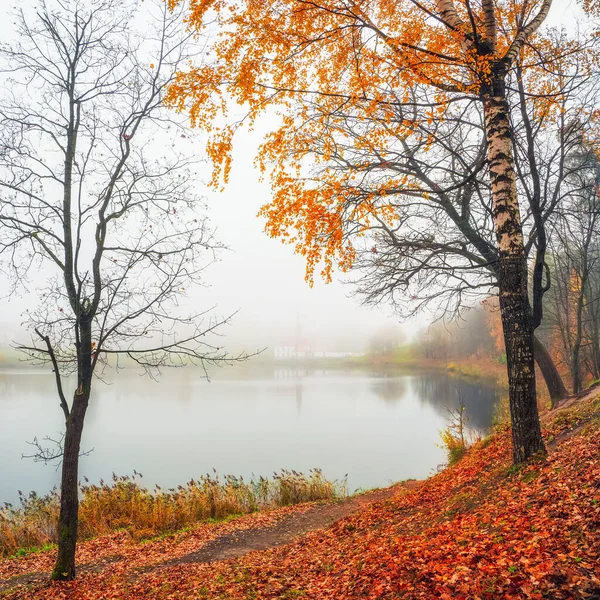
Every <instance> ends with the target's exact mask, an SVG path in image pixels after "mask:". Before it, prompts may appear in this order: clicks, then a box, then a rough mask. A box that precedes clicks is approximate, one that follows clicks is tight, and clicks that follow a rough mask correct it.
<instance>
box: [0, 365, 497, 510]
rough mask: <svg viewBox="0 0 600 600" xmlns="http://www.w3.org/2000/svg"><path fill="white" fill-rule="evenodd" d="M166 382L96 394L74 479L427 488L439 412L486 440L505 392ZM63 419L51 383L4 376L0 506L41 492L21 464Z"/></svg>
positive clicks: (42, 473) (106, 386)
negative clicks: (275, 476)
mask: <svg viewBox="0 0 600 600" xmlns="http://www.w3.org/2000/svg"><path fill="white" fill-rule="evenodd" d="M215 375H216V376H215V378H214V379H213V380H212V381H211V382H207V381H205V380H204V379H203V378H202V376H201V373H200V372H199V371H196V370H193V369H182V370H177V371H170V372H167V373H165V374H163V376H162V377H161V378H160V379H159V381H158V382H155V381H152V380H151V379H149V378H148V377H142V376H140V375H139V374H137V373H136V372H133V371H127V370H123V371H121V372H119V373H118V374H115V375H113V377H112V379H111V381H110V382H105V383H103V382H100V381H97V382H96V383H95V388H94V391H93V394H94V395H93V398H92V400H91V402H90V406H89V409H88V413H87V416H86V424H85V430H84V435H83V442H82V450H83V451H86V450H92V452H90V454H89V455H87V456H83V457H82V458H81V461H80V477H81V476H84V475H85V476H86V477H88V478H89V479H90V480H91V481H92V482H98V481H99V479H100V478H104V479H105V480H109V479H110V477H111V474H112V473H113V471H114V472H115V473H117V474H119V475H127V474H132V473H133V470H134V469H136V470H137V471H139V472H141V473H142V474H143V479H142V483H143V484H144V485H145V486H146V487H153V486H154V484H160V485H161V486H163V487H171V486H175V485H178V484H184V483H185V482H186V481H189V480H190V479H191V478H198V476H199V475H202V474H203V473H207V472H209V471H212V469H213V468H215V469H216V470H217V471H218V472H219V473H221V474H227V473H230V474H234V475H243V476H244V477H248V476H250V475H251V474H255V475H257V476H258V475H271V474H272V472H273V471H278V470H280V469H282V468H285V469H295V470H297V471H304V472H307V471H308V470H309V469H310V468H312V467H319V468H321V469H322V470H323V472H324V474H325V476H326V477H328V478H330V479H336V478H337V479H339V478H343V477H344V476H345V474H348V487H349V489H350V491H353V490H355V489H357V488H371V487H377V486H385V485H389V484H390V483H391V482H394V481H398V480H402V479H408V478H417V479H419V478H424V477H427V476H428V475H429V474H431V473H432V472H435V471H436V470H437V466H438V465H439V464H441V463H443V462H445V454H444V451H443V449H442V448H440V447H439V446H438V445H437V444H438V443H439V442H440V438H439V430H440V429H442V428H444V427H445V426H446V424H447V422H448V411H447V409H446V407H450V408H451V407H456V406H458V404H459V401H458V397H459V395H460V396H461V397H462V398H463V401H464V404H465V406H466V410H465V413H466V415H467V425H468V426H469V427H470V428H471V429H472V430H473V431H475V432H478V433H484V432H485V430H486V429H487V428H488V427H489V426H490V425H491V421H492V416H493V411H494V403H495V402H496V401H497V399H498V398H499V397H500V394H501V391H500V390H499V389H497V388H496V387H495V385H494V384H493V383H491V382H488V381H484V380H476V379H460V378H458V377H455V376H453V375H451V374H448V373H444V372H421V371H419V372H412V373H408V372H385V373H377V372H370V371H365V370H360V371H353V370H348V371H345V370H303V369H291V368H290V369H287V368H272V369H266V368H263V369H261V371H260V372H255V373H253V372H252V371H249V370H247V369H245V370H243V371H240V370H236V369H232V370H227V369H223V370H219V371H218V372H217V373H216V374H215ZM62 421H63V420H62V412H61V410H60V407H59V404H58V399H57V396H56V393H55V389H54V378H53V376H52V375H51V374H50V373H47V372H35V371H29V370H27V371H25V370H23V371H4V372H0V433H1V437H0V456H1V457H2V467H1V471H0V475H1V477H0V502H14V501H15V500H16V499H17V490H22V491H23V492H29V491H31V490H35V491H36V492H38V493H45V492H47V491H48V490H50V489H51V488H52V487H53V486H54V485H57V484H58V483H59V480H60V477H59V471H57V470H56V468H55V466H53V465H45V464H43V463H34V462H33V460H31V459H22V458H21V456H22V455H23V454H30V453H31V452H32V447H31V446H28V444H27V442H28V441H31V440H33V438H34V437H35V436H37V437H38V438H39V439H41V438H43V437H44V436H50V437H57V436H59V435H60V431H61V430H62V425H63V422H62Z"/></svg>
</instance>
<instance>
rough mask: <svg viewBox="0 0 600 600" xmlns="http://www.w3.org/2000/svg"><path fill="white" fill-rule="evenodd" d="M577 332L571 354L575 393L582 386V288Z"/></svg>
mask: <svg viewBox="0 0 600 600" xmlns="http://www.w3.org/2000/svg"><path fill="white" fill-rule="evenodd" d="M580 285H581V286H582V287H583V286H584V285H585V279H582V281H581V283H580ZM575 326H576V333H575V340H574V341H573V353H572V355H571V374H572V376H573V393H574V394H578V393H579V392H580V391H581V388H582V381H581V365H580V364H579V354H580V351H581V342H582V340H583V291H581V290H580V292H579V295H578V296H577V310H576V322H575Z"/></svg>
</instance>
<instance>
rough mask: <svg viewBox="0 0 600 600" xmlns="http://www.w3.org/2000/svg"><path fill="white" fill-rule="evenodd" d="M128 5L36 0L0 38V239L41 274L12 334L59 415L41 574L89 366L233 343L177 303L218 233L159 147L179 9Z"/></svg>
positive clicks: (176, 64)
mask: <svg viewBox="0 0 600 600" xmlns="http://www.w3.org/2000/svg"><path fill="white" fill-rule="evenodd" d="M136 6H137V5H136V4H135V3H133V2H122V1H117V0H100V1H99V2H95V3H89V2H86V1H85V0H55V1H54V2H53V3H52V4H47V3H46V2H45V1H44V0H41V1H40V2H39V4H38V5H37V9H36V12H35V15H29V14H26V13H24V12H20V13H18V15H17V19H18V30H17V34H18V39H19V41H18V42H17V43H15V44H13V45H4V46H2V49H1V55H2V61H3V73H4V77H5V81H4V84H5V85H4V89H5V93H4V95H3V97H2V99H1V100H0V170H1V174H2V175H1V180H0V189H1V193H0V229H1V235H0V253H1V256H2V257H3V258H4V259H5V262H4V264H5V265H6V267H7V269H8V270H10V272H11V274H12V277H13V283H14V285H15V287H16V288H19V287H20V288H21V289H22V288H23V287H24V286H26V284H27V281H28V276H29V275H30V274H33V276H35V277H36V278H37V277H40V276H42V277H43V278H44V280H45V281H46V284H45V288H44V289H43V291H42V292H41V296H40V303H39V307H38V308H37V309H36V310H33V311H31V312H30V313H28V314H27V324H28V327H29V330H30V331H31V332H32V339H31V342H30V343H26V344H22V345H21V346H20V347H21V349H22V350H24V351H25V352H26V353H27V355H28V357H29V358H30V359H31V360H34V361H37V362H39V363H43V364H50V365H51V366H52V369H53V371H54V375H55V378H56V389H57V393H58V398H59V401H60V407H61V409H62V411H63V413H64V417H65V436H64V441H63V443H62V450H61V452H60V454H61V455H62V479H61V505H60V518H59V523H58V556H57V560H56V565H55V567H54V571H53V574H52V577H53V578H54V579H72V578H73V577H74V576H75V546H76V541H77V522H78V488H77V479H78V461H79V456H80V441H81V435H82V431H83V426H84V419H85V414H86V410H87V408H88V403H89V401H90V397H91V395H92V388H93V381H94V375H95V374H96V375H98V374H100V373H101V371H102V369H103V368H104V367H105V366H106V365H107V364H108V363H109V361H110V362H111V363H113V364H119V361H122V360H123V359H125V360H128V361H130V362H131V361H133V363H137V364H138V365H141V366H142V367H143V368H144V369H145V370H146V371H147V372H149V373H155V372H157V371H159V370H160V369H161V368H162V367H168V366H180V365H184V364H189V363H193V364H198V365H201V366H202V367H203V368H204V369H206V366H207V365H210V364H218V363H228V362H231V361H233V360H238V359H243V358H245V355H239V356H235V357H234V356H230V355H228V354H227V353H225V352H224V351H223V349H222V348H221V347H220V346H219V345H218V344H215V342H214V340H213V338H212V337H211V334H212V333H217V332H218V331H217V330H219V329H220V327H221V326H222V325H224V324H225V323H226V322H227V321H228V319H215V318H211V317H210V314H209V312H207V311H200V312H196V313H195V314H191V315H190V314H187V313H185V312H184V311H183V309H182V308H181V307H180V299H181V298H182V297H183V296H184V295H185V293H186V290H187V289H188V287H190V286H193V285H195V284H199V283H201V282H202V275H203V270H204V269H205V268H206V266H207V265H208V264H209V263H210V262H211V261H212V260H213V257H214V253H215V252H216V251H217V250H218V249H219V244H218V243H217V242H216V241H215V239H214V237H213V232H212V231H211V228H210V226H209V224H208V222H207V220H206V218H205V217H204V216H202V208H203V207H202V205H201V204H200V203H199V200H198V198H197V197H196V196H195V194H194V190H193V187H194V182H195V179H194V178H193V175H194V170H195V160H194V159H190V158H189V157H188V156H185V155H183V154H180V153H177V152H176V151H175V150H174V146H175V140H176V139H177V141H178V142H180V141H181V140H180V138H182V137H186V135H187V133H186V131H187V130H186V129H184V128H183V127H182V126H181V125H180V124H179V123H178V122H177V121H176V120H175V117H174V116H173V115H172V114H170V113H167V112H165V110H164V109H163V108H162V100H163V93H164V91H165V89H166V86H167V85H168V84H169V83H170V82H171V81H172V78H173V77H174V75H175V73H176V71H177V70H178V69H179V68H180V67H181V66H182V65H183V63H184V62H185V61H187V59H188V58H189V57H190V52H191V50H190V48H191V45H190V43H189V42H190V34H189V33H186V32H185V30H184V28H183V27H182V24H181V11H176V12H175V13H172V12H170V11H168V9H167V7H166V6H165V4H163V3H162V2H155V3H146V4H145V5H144V6H143V10H142V9H138V8H136ZM179 146H181V144H179ZM111 359H112V360H111ZM72 374H73V375H75V376H76V385H75V386H74V387H75V389H74V390H73V391H72V393H71V390H68V389H67V388H68V383H69V382H68V381H67V380H66V377H67V376H69V375H72Z"/></svg>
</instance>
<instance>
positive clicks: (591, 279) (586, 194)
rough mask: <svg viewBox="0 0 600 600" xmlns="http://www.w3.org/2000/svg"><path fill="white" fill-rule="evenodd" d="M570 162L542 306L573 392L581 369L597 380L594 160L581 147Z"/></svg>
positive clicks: (598, 200) (597, 182) (599, 252)
mask: <svg viewBox="0 0 600 600" xmlns="http://www.w3.org/2000/svg"><path fill="white" fill-rule="evenodd" d="M571 127H572V129H574V130H575V131H578V132H579V134H580V141H581V143H580V145H579V147H578V148H577V151H576V152H573V153H572V155H571V157H570V161H569V167H570V173H569V183H570V187H569V190H568V195H567V197H566V199H565V201H564V202H563V203H562V204H561V207H560V211H559V214H558V215H557V218H556V219H555V220H554V223H553V231H552V237H551V260H550V261H549V262H550V267H551V270H552V272H553V279H554V280H555V285H554V286H553V288H552V289H551V290H550V294H549V296H550V298H549V301H548V307H549V308H548V312H549V329H550V331H551V332H552V333H553V334H554V336H553V337H554V342H555V343H554V345H555V347H556V349H557V355H558V356H559V357H560V359H561V361H562V362H563V364H564V365H565V366H566V367H567V368H568V371H569V373H570V375H571V380H572V387H573V392H574V393H578V392H580V391H581V389H582V386H583V374H582V370H583V366H584V363H585V371H586V372H587V373H589V374H590V375H591V377H593V378H594V379H598V378H599V376H600V339H599V330H600V309H599V304H600V160H599V157H598V152H597V150H596V148H595V147H594V146H593V145H590V144H589V143H588V142H586V141H585V137H584V130H583V128H582V127H581V124H580V123H577V122H574V123H573V124H572V125H571Z"/></svg>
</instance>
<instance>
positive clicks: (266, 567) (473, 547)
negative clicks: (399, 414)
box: [0, 390, 600, 600]
mask: <svg viewBox="0 0 600 600" xmlns="http://www.w3.org/2000/svg"><path fill="white" fill-rule="evenodd" d="M544 434H545V439H546V442H547V445H548V450H549V455H548V457H547V459H544V460H539V461H537V462H534V463H532V464H529V465H527V466H524V467H521V468H515V467H513V466H511V464H510V435H509V432H508V431H506V430H504V431H501V432H499V433H497V434H496V435H494V436H493V437H490V438H488V439H486V440H484V441H483V442H480V443H479V444H477V445H476V446H475V447H474V448H472V449H471V450H470V451H469V452H468V454H467V455H466V456H465V458H463V460H461V461H460V462H459V463H458V464H457V465H456V466H454V467H452V468H449V469H447V470H445V471H444V472H442V473H440V474H439V475H436V476H434V477H431V478H430V479H428V480H427V481H424V482H423V483H421V484H420V485H408V486H396V487H394V488H391V489H390V490H388V491H387V492H384V493H383V494H382V496H380V497H379V498H381V497H383V498H385V497H386V496H389V497H387V499H384V500H380V501H377V500H378V499H379V498H378V497H377V496H374V497H373V498H371V500H372V502H371V501H367V500H365V502H364V503H363V504H361V505H360V506H359V505H356V502H355V505H354V508H355V509H356V510H354V509H353V510H351V511H350V510H349V511H347V512H344V510H341V511H340V514H337V513H336V517H337V516H341V515H343V514H347V516H344V517H343V518H340V519H338V520H336V521H335V522H334V523H333V524H332V525H331V526H329V527H327V528H325V529H317V530H314V531H310V532H309V533H307V534H303V533H302V531H301V530H300V529H298V530H297V531H296V530H293V524H294V523H297V522H298V519H299V518H300V517H301V516H302V515H305V516H304V519H305V520H306V515H307V514H309V513H310V511H312V512H313V513H314V514H319V511H330V513H331V511H332V506H334V507H335V506H339V505H331V504H326V505H322V504H321V505H318V506H315V505H302V506H298V507H293V508H285V509H279V510H276V511H273V512H269V513H263V514H260V513H257V514H253V515H248V516H246V517H241V518H238V519H234V520H232V521H230V522H227V523H224V522H223V523H218V524H213V525H210V524H202V525H199V526H198V527H195V528H194V529H192V530H189V531H186V532H181V533H178V534H175V535H172V536H169V537H166V538H161V539H156V540H152V541H149V542H145V543H140V542H135V541H134V540H132V539H131V537H130V536H128V535H127V534H126V532H118V533H116V534H114V535H111V536H106V537H101V538H97V539H95V540H90V541H87V542H83V543H82V544H81V545H80V550H79V554H78V562H79V564H80V565H82V567H81V568H80V570H79V576H78V579H77V580H76V581H74V582H71V583H54V584H49V583H47V582H46V579H45V573H46V572H47V571H48V570H49V569H50V567H51V564H52V558H53V553H52V552H46V553H40V554H35V555H29V556H26V557H22V558H13V559H8V560H4V561H2V562H0V590H2V592H0V597H2V598H6V599H11V600H17V599H19V600H21V599H23V600H25V599H31V600H33V599H36V600H37V599H55V598H56V599H57V598H67V599H77V600H79V599H109V598H110V599H113V598H114V599H117V598H119V599H137V598H153V599H157V600H158V599H160V600H164V599H170V598H173V599H174V598H177V599H182V600H183V599H186V600H187V599H188V598H214V599H217V598H219V599H232V600H233V599H236V600H237V599H240V600H241V599H252V598H313V599H316V600H321V599H329V598H330V599H334V598H335V599H340V598H390V599H391V598H445V599H459V600H460V599H463V598H464V599H467V598H469V599H471V598H481V599H496V598H534V599H542V598H552V599H565V600H566V599H577V598H581V599H584V598H588V599H594V598H595V599H598V598H600V530H599V527H600V395H598V393H597V390H596V391H593V392H589V393H588V394H587V395H585V396H583V397H582V398H581V399H579V400H577V401H571V403H570V406H566V407H564V408H562V409H559V410H557V411H554V412H553V413H550V414H548V415H547V416H546V417H545V419H544ZM390 460H393V457H390ZM336 510H337V509H336ZM334 512H335V511H334ZM331 514H333V513H331ZM282 523H284V524H285V526H283V525H282ZM290 523H291V524H292V525H291V526H290ZM322 524H324V525H327V522H326V521H324V522H323V523H322ZM277 527H279V528H280V529H281V528H282V527H285V528H287V529H288V530H289V531H291V532H292V533H293V534H294V535H289V536H288V537H287V538H286V537H285V536H284V537H281V538H277V537H276V536H275V537H273V539H272V544H269V543H267V544H265V545H263V546H253V545H252V540H253V539H256V536H258V535H262V536H263V537H265V532H266V533H267V537H269V536H268V532H269V531H278V529H277ZM290 527H291V529H290ZM310 529H314V527H311V526H310V524H309V525H308V526H306V527H305V528H304V531H306V530H310ZM289 531H288V532H289ZM294 532H295V533H294ZM296 535H297V537H296ZM293 538H295V539H293ZM224 539H227V540H229V546H230V548H233V553H230V554H227V553H225V554H221V555H219V554H213V555H211V553H210V552H207V551H206V548H207V547H209V546H210V544H213V545H214V544H215V540H216V541H217V542H219V541H220V542H219V543H221V544H222V542H223V540H224ZM290 539H293V541H291V542H290ZM279 543H283V544H284V545H277V544H279ZM236 544H237V549H238V550H239V551H238V550H236ZM269 545H273V546H275V547H272V548H270V549H266V550H258V551H250V552H248V553H245V554H244V552H246V551H247V550H252V549H253V548H256V547H268V546H269ZM240 548H241V550H240ZM203 549H204V554H203V553H202V550H203ZM236 555H239V556H237V558H230V559H227V560H219V558H222V557H223V556H236ZM203 556H204V558H202V557H203ZM194 557H195V558H194ZM211 560H212V561H213V562H206V561H211Z"/></svg>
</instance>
